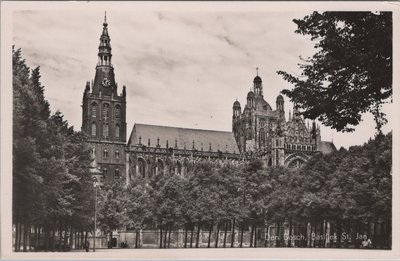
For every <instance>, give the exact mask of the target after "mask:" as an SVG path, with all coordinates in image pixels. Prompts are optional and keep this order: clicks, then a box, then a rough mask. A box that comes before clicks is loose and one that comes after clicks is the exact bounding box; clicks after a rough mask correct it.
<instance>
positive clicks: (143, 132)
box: [128, 123, 239, 153]
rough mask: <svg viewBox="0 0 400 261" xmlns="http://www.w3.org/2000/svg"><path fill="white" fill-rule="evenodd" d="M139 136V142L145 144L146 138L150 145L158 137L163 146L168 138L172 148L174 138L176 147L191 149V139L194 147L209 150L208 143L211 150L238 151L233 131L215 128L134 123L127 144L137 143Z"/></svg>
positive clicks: (146, 143)
mask: <svg viewBox="0 0 400 261" xmlns="http://www.w3.org/2000/svg"><path fill="white" fill-rule="evenodd" d="M139 137H141V144H143V145H145V146H147V145H148V139H150V146H151V147H155V146H156V145H157V138H159V139H160V142H159V144H160V147H161V148H165V147H166V143H167V140H168V146H169V147H172V148H174V147H175V140H176V142H177V148H178V149H184V148H186V149H188V150H191V149H192V147H193V141H194V143H195V144H194V146H195V149H197V150H199V151H200V150H201V148H202V147H203V150H204V151H209V148H210V143H211V150H212V151H218V150H220V151H222V152H229V153H239V148H238V147H237V144H236V140H235V137H234V136H233V132H227V131H215V130H201V129H188V128H179V127H169V126H158V125H148V124H138V123H137V124H135V125H134V126H133V129H132V132H131V136H130V138H129V141H128V146H130V145H138V144H139Z"/></svg>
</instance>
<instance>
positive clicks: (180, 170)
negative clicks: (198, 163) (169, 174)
mask: <svg viewBox="0 0 400 261" xmlns="http://www.w3.org/2000/svg"><path fill="white" fill-rule="evenodd" d="M176 174H178V175H182V164H181V163H180V162H179V161H178V162H177V164H176Z"/></svg>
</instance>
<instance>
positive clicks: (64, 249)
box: [62, 226, 69, 251]
mask: <svg viewBox="0 0 400 261" xmlns="http://www.w3.org/2000/svg"><path fill="white" fill-rule="evenodd" d="M68 230H69V229H68V227H67V226H66V227H65V230H64V243H63V248H62V250H63V251H66V247H67V242H68Z"/></svg>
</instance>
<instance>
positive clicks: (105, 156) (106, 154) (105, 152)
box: [103, 149, 108, 159]
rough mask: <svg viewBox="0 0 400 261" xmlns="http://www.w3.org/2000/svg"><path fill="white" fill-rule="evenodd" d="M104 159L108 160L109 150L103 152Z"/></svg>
mask: <svg viewBox="0 0 400 261" xmlns="http://www.w3.org/2000/svg"><path fill="white" fill-rule="evenodd" d="M103 158H104V159H107V158H108V150H107V149H104V150H103Z"/></svg>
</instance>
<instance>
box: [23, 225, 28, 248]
mask: <svg viewBox="0 0 400 261" xmlns="http://www.w3.org/2000/svg"><path fill="white" fill-rule="evenodd" d="M23 233H24V234H23V242H22V249H23V251H24V252H26V245H27V243H28V242H27V235H28V226H27V224H26V223H24V230H23Z"/></svg>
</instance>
